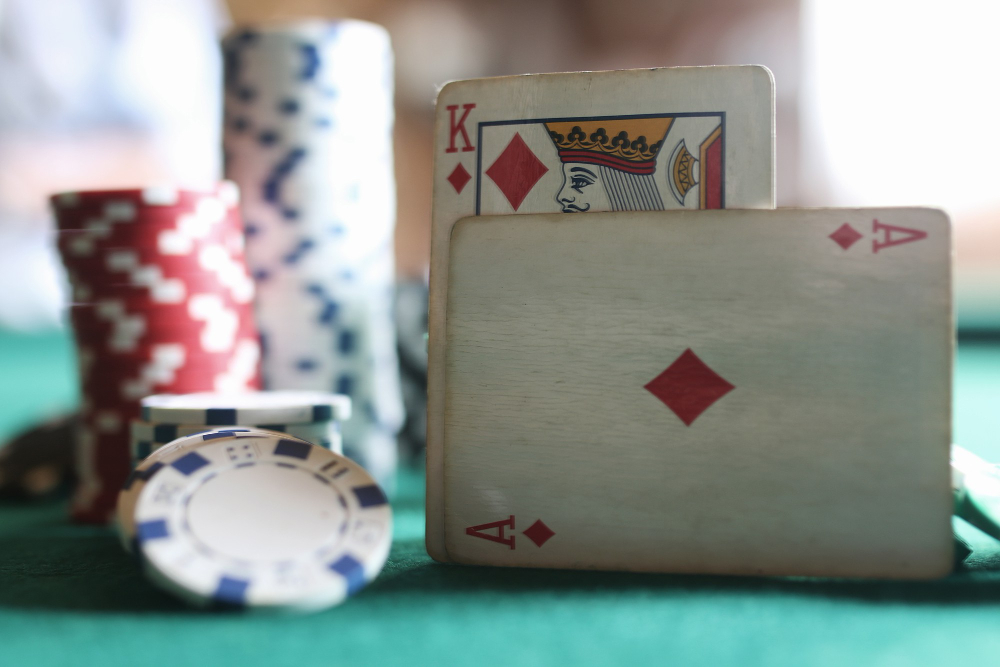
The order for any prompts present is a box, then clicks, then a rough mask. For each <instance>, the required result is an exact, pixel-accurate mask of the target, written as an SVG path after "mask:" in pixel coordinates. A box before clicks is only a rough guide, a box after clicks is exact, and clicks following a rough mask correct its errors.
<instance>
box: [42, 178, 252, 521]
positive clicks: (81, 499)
mask: <svg viewBox="0 0 1000 667" xmlns="http://www.w3.org/2000/svg"><path fill="white" fill-rule="evenodd" d="M51 203H52V208H53V211H54V212H55V216H56V221H57V227H58V229H59V236H58V239H57V246H58V249H59V252H60V255H61V256H62V259H63V263H64V265H65V266H66V269H67V272H68V274H69V276H70V282H71V285H72V288H73V292H72V294H73V297H72V300H73V303H72V306H71V308H70V318H71V321H72V324H73V329H74V333H75V337H76V342H77V348H78V358H79V368H80V386H81V390H82V399H83V400H82V403H83V407H82V419H81V426H80V431H79V437H78V452H77V462H78V470H77V474H78V478H79V480H80V481H79V485H78V488H77V490H76V493H75V494H74V498H73V506H72V513H73V517H74V519H76V520H78V521H82V522H86V523H105V522H106V521H107V520H108V519H109V518H110V517H111V514H112V512H113V510H114V506H115V501H116V498H117V494H118V489H119V488H120V486H121V484H122V483H123V482H124V480H125V478H126V476H127V475H128V473H129V468H130V454H129V435H128V424H129V422H130V420H132V419H135V418H138V416H139V412H140V411H139V401H140V400H141V399H142V398H143V397H145V396H147V395H150V394H160V393H173V394H184V393H191V392H201V391H220V392H233V391H248V390H254V389H258V388H259V387H260V372H259V362H260V344H259V338H258V333H257V329H256V326H255V324H254V319H253V281H252V279H251V277H250V275H249V273H248V271H247V268H246V261H245V257H244V247H243V224H242V219H241V217H240V214H239V208H238V204H239V196H238V191H237V189H236V187H235V186H234V185H233V184H232V183H223V184H220V185H219V186H218V187H216V188H212V189H209V190H206V191H194V190H182V189H177V188H172V187H149V188H136V189H130V190H103V191H90V192H70V193H63V194H57V195H54V196H53V197H52V198H51Z"/></svg>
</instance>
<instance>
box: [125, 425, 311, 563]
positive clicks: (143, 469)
mask: <svg viewBox="0 0 1000 667" xmlns="http://www.w3.org/2000/svg"><path fill="white" fill-rule="evenodd" d="M250 435H256V436H263V437H271V436H274V437H278V438H287V439H296V440H297V438H292V436H289V435H287V434H281V433H274V432H271V431H265V430H263V429H255V428H247V427H232V428H223V429H213V430H209V431H206V432H203V433H195V434H193V435H189V436H184V437H181V438H177V439H176V440H174V441H172V442H170V443H168V444H166V445H164V446H162V447H160V448H158V449H157V450H156V451H154V452H151V453H150V454H149V455H148V456H147V457H146V458H145V459H144V460H142V461H140V462H139V464H138V465H137V466H136V468H135V470H133V471H132V472H131V473H130V474H129V476H128V478H127V479H126V480H125V483H124V484H123V485H122V488H121V491H119V492H118V502H117V504H116V513H115V516H116V519H117V523H118V535H119V537H120V538H121V542H122V546H123V547H125V550H126V551H132V550H133V541H134V539H135V520H134V515H135V504H136V501H137V500H138V498H139V493H140V492H141V491H142V489H143V487H145V485H146V482H148V481H149V479H150V478H151V477H152V476H153V475H155V474H156V473H157V472H158V471H159V470H160V469H161V468H163V466H164V465H165V464H166V463H169V461H171V460H172V458H173V457H175V456H178V455H179V454H178V452H180V451H181V450H187V449H191V448H196V447H199V446H201V445H203V444H205V443H206V442H216V441H219V440H231V439H233V438H235V437H237V436H250ZM303 442H304V441H303Z"/></svg>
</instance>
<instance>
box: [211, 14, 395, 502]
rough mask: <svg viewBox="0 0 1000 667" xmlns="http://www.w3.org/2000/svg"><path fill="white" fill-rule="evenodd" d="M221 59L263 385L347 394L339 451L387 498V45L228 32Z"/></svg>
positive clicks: (391, 359)
mask: <svg viewBox="0 0 1000 667" xmlns="http://www.w3.org/2000/svg"><path fill="white" fill-rule="evenodd" d="M222 46H223V51H224V53H225V65H226V72H225V98H224V99H225V107H224V119H223V120H224V122H223V133H224V136H223V145H224V150H225V153H226V176H227V178H230V179H232V180H233V181H235V182H236V183H238V184H239V187H240V191H241V193H242V196H243V202H242V210H243V213H244V215H245V216H246V219H247V222H248V229H247V240H246V257H247V262H248V266H249V267H250V272H251V275H252V276H253V278H254V281H255V284H256V316H257V326H258V329H259V330H260V332H261V336H262V339H263V340H264V341H265V342H266V345H265V346H264V348H263V351H262V357H261V371H262V376H263V379H264V386H265V388H266V389H270V390H285V389H298V390H313V391H328V392H334V393H337V394H346V395H349V396H350V397H351V399H352V400H353V402H354V406H355V410H354V414H353V416H352V417H351V419H349V420H347V421H346V422H345V423H344V424H343V437H344V448H345V451H350V452H352V453H353V455H354V456H357V457H358V458H357V460H358V461H364V463H363V464H362V465H364V466H365V467H366V468H367V469H368V470H369V472H371V473H372V474H373V475H375V476H376V478H377V479H378V480H379V481H380V482H381V483H382V484H383V486H384V487H385V488H391V485H392V480H393V477H394V475H395V469H396V459H397V441H396V434H397V433H398V431H399V429H400V428H401V426H402V424H403V420H404V411H403V402H402V393H401V387H400V379H399V364H398V360H397V352H396V349H397V348H396V341H395V336H394V328H395V327H394V325H395V321H394V318H393V291H394V284H395V275H394V269H395V261H394V255H393V249H392V244H393V227H394V224H395V217H394V216H395V208H396V207H395V204H394V199H395V198H394V187H395V186H394V177H393V173H394V172H393V161H392V118H393V99H392V96H393V91H392V82H393V75H392V68H393V61H392V48H391V44H390V41H389V35H388V33H387V32H386V31H385V30H384V29H383V28H381V27H379V26H376V25H373V24H370V23H365V22H362V21H350V20H346V21H336V22H323V21H296V22H289V23H281V24H278V25H268V26H263V27H259V28H253V29H242V30H238V31H235V32H233V33H232V34H230V35H228V36H227V37H226V38H225V39H224V40H223V45H222ZM369 466H371V467H369Z"/></svg>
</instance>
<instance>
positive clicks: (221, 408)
mask: <svg viewBox="0 0 1000 667" xmlns="http://www.w3.org/2000/svg"><path fill="white" fill-rule="evenodd" d="M350 416H351V399H350V398H349V397H347V396H343V395H340V394H328V393H323V392H318V391H261V392H244V393H232V394H218V393H192V394H183V395H168V394H163V395H155V396H147V397H146V398H144V399H143V400H142V418H143V419H144V420H145V421H149V422H158V423H161V424H204V425H206V426H216V425H221V426H225V425H229V424H308V423H316V422H326V421H330V420H338V421H343V420H345V419H347V418H349V417H350Z"/></svg>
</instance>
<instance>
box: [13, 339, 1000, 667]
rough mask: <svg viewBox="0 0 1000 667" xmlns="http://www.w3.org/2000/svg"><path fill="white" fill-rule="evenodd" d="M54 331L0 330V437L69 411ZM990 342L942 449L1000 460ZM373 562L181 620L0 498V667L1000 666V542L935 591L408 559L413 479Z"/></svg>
mask: <svg viewBox="0 0 1000 667" xmlns="http://www.w3.org/2000/svg"><path fill="white" fill-rule="evenodd" d="M72 368H73V362H72V352H71V346H70V344H69V342H68V340H67V338H66V337H65V336H64V335H62V334H46V335H32V336H28V335H15V334H10V333H6V334H3V333H0V436H3V435H9V434H11V433H12V432H13V431H15V430H16V429H18V428H19V427H22V426H26V425H28V424H29V423H31V422H32V421H33V420H35V419H37V418H39V417H41V416H43V415H45V414H47V413H51V412H56V411H59V410H60V409H66V408H68V407H71V406H72V405H73V404H74V403H75V401H76V393H75V390H74V387H73V381H74V378H73V371H72ZM997 433H1000V345H997V346H993V345H991V344H976V345H963V346H961V347H960V348H959V351H958V357H957V364H956V383H955V438H956V441H957V442H959V443H961V444H963V445H965V446H966V447H967V448H969V449H971V450H973V451H975V452H977V453H979V454H980V455H982V456H984V457H987V458H990V459H992V460H997V461H1000V439H998V438H997V437H996V434H997ZM393 506H394V509H395V517H396V526H395V541H394V544H393V548H392V553H391V555H390V557H389V562H388V564H387V565H386V567H385V570H384V572H383V573H382V575H381V576H380V577H379V578H378V580H376V581H375V582H374V583H373V584H372V585H371V586H369V587H368V588H367V589H365V590H364V591H362V592H361V593H360V594H359V595H358V596H357V597H355V598H353V599H352V600H350V601H348V602H347V603H346V604H344V605H342V606H340V607H337V608H334V609H331V610H329V611H326V612H323V613H319V614H314V615H310V616H275V615H259V614H258V615H253V614H246V613H219V612H205V611H198V610H193V609H189V608H187V607H185V606H184V605H183V604H182V603H180V602H178V601H176V600H175V599H174V598H172V597H170V596H169V595H167V594H164V593H161V592H159V591H158V590H157V589H155V588H153V587H152V586H151V585H150V584H148V583H147V582H146V581H145V579H144V578H143V576H142V575H141V574H140V572H139V570H138V568H137V567H136V565H135V564H134V562H133V561H132V560H131V559H130V558H129V557H128V556H127V555H126V554H125V553H124V552H123V551H122V550H121V548H120V547H119V545H118V542H117V540H116V538H115V537H114V535H113V534H112V533H111V532H110V531H109V530H107V529H103V528H92V527H81V526H74V525H70V524H69V523H67V521H66V520H65V506H64V502H63V501H53V502H46V503H41V504H28V505H24V504H21V505H0V665H33V666H41V665H57V664H59V665H61V664H65V665H102V666H104V667H111V666H114V665H143V664H162V665H177V666H180V665H189V664H199V665H202V664H215V665H232V664H240V665H245V666H247V667H251V666H254V665H296V666H304V665H336V664H371V665H441V664H477V665H478V664H484V665H489V664H505V665H552V664H574V665H588V664H595V665H606V664H628V663H635V662H638V663H644V664H684V665H719V664H736V665H757V664H761V665H797V666H798V665H831V666H837V667H842V666H844V665H861V664H876V665H914V664H921V665H927V664H940V665H962V664H965V665H970V664H997V663H998V662H1000V546H998V545H997V544H996V543H993V542H992V541H991V540H990V539H989V538H986V537H985V536H983V535H981V534H979V533H977V532H975V531H974V530H971V529H970V530H967V531H964V534H965V535H966V536H967V537H968V538H969V539H970V541H971V542H972V543H973V545H974V547H975V551H974V553H973V555H972V557H971V558H970V560H969V561H968V563H967V565H966V566H965V567H964V568H963V569H961V570H960V571H958V572H956V573H955V574H953V575H952V576H951V577H949V578H947V579H944V580H941V581H933V582H871V581H829V580H813V579H796V580H791V579H774V578H770V579H752V578H737V577H697V576H666V575H634V574H621V573H599V572H561V571H540V570H505V569H492V568H471V567H461V566H447V565H440V564H438V563H435V562H433V561H432V560H431V559H430V558H429V557H428V556H427V555H426V553H425V552H424V548H423V480H422V474H421V471H419V470H416V469H410V470H404V471H403V473H402V475H401V479H400V487H399V490H398V493H397V495H396V497H395V498H394V500H393Z"/></svg>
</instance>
